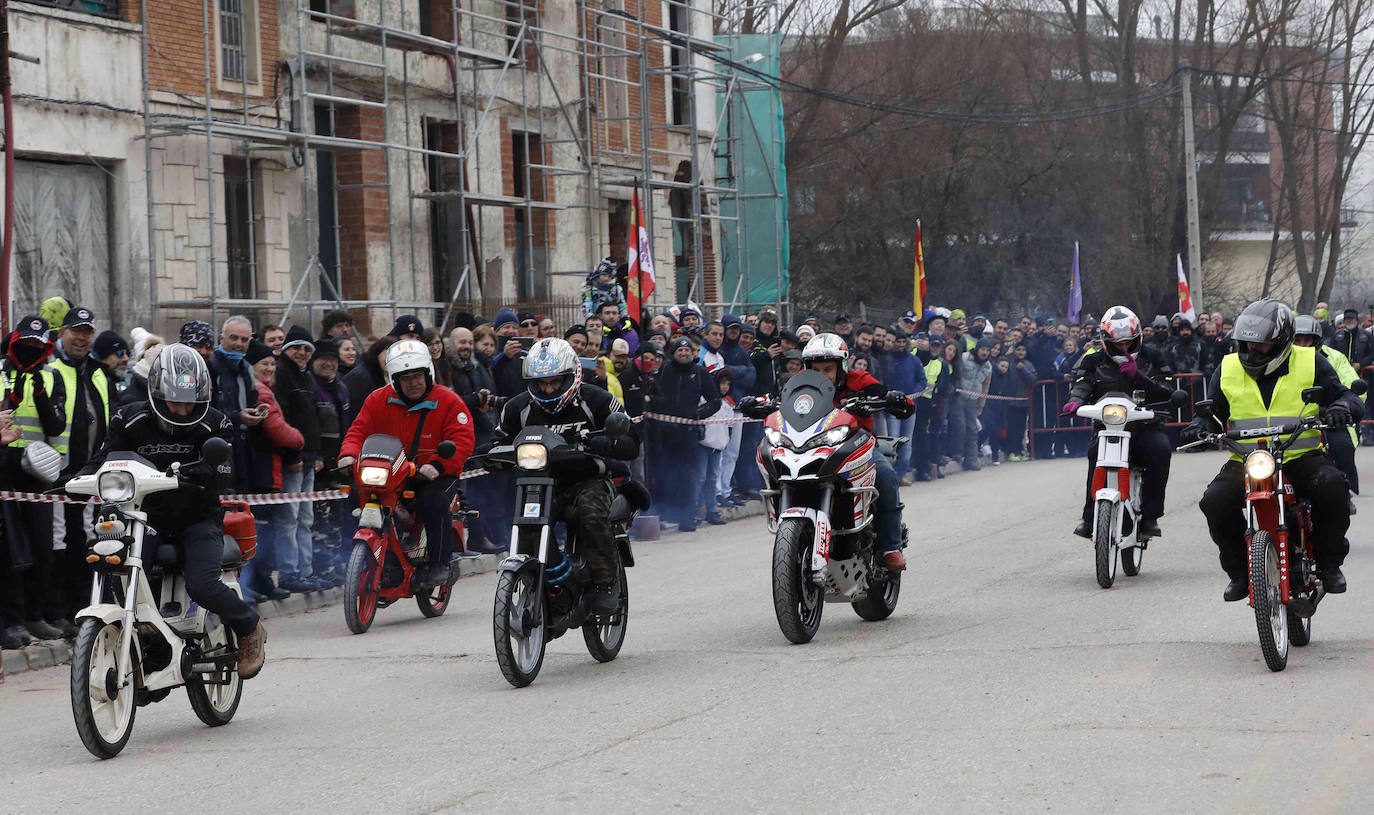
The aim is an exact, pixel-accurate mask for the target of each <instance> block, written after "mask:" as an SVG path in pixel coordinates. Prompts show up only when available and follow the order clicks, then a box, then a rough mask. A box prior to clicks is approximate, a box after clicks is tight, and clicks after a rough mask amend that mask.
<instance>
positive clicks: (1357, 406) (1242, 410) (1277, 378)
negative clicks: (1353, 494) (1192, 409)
mask: <svg viewBox="0 0 1374 815" xmlns="http://www.w3.org/2000/svg"><path fill="white" fill-rule="evenodd" d="M1294 323H1295V321H1294V319H1293V312H1292V311H1291V310H1290V309H1289V308H1288V306H1286V305H1284V304H1283V303H1281V302H1279V301H1278V300H1260V301H1258V302H1255V303H1251V304H1250V305H1248V306H1246V307H1245V310H1244V311H1242V312H1241V313H1240V316H1239V317H1237V318H1236V323H1235V327H1234V328H1233V330H1232V332H1231V337H1232V339H1233V340H1235V343H1236V350H1235V352H1234V353H1231V354H1227V355H1226V356H1225V357H1223V358H1222V361H1221V365H1220V366H1219V367H1218V368H1217V370H1216V372H1215V373H1213V374H1212V379H1211V382H1209V383H1208V386H1207V393H1208V394H1210V395H1211V399H1212V414H1213V415H1214V416H1215V417H1216V418H1217V419H1219V420H1220V421H1221V422H1222V423H1223V424H1226V423H1229V425H1230V428H1231V429H1233V430H1238V429H1245V428H1247V427H1251V428H1261V427H1271V426H1277V425H1283V424H1291V423H1293V422H1296V421H1297V420H1298V419H1299V418H1300V417H1301V416H1302V412H1303V408H1304V403H1303V400H1302V392H1303V391H1304V390H1306V389H1307V388H1311V387H1315V386H1321V388H1322V389H1323V390H1324V391H1325V393H1324V395H1323V397H1322V399H1321V401H1320V402H1319V404H1320V405H1321V406H1322V412H1323V417H1324V418H1325V420H1326V423H1327V424H1328V425H1331V426H1332V427H1335V428H1339V429H1343V428H1346V427H1349V426H1350V425H1351V424H1353V423H1354V422H1356V421H1358V420H1359V418H1360V417H1361V416H1363V415H1364V407H1363V405H1362V404H1361V403H1360V400H1359V398H1358V397H1357V396H1356V395H1355V394H1354V393H1351V392H1350V390H1349V389H1348V388H1347V387H1346V386H1345V385H1344V384H1342V383H1341V379H1340V376H1339V375H1338V374H1337V373H1336V369H1335V368H1334V367H1332V365H1331V363H1330V362H1328V361H1327V359H1326V357H1324V356H1322V355H1320V354H1318V353H1316V350H1315V349H1313V348H1305V347H1302V346H1298V345H1296V344H1295V343H1294V342H1293V337H1294V333H1295V325H1294ZM1218 429H1219V428H1218V427H1217V425H1216V424H1215V423H1213V422H1210V421H1209V420H1207V419H1206V418H1205V417H1202V416H1199V417H1198V418H1196V419H1194V420H1193V423H1192V424H1190V425H1189V426H1188V427H1186V428H1184V431H1183V440H1184V441H1185V442H1191V441H1196V440H1197V439H1199V438H1201V437H1202V436H1203V434H1204V433H1206V432H1212V431H1215V430H1218ZM1337 432H1342V430H1338V431H1337ZM1241 444H1242V445H1244V444H1245V442H1241ZM1254 444H1255V442H1250V446H1254ZM1283 472H1284V477H1285V478H1286V479H1287V481H1288V483H1290V484H1292V485H1293V489H1294V491H1295V492H1296V493H1297V494H1298V495H1299V496H1301V497H1304V498H1306V499H1307V500H1309V501H1311V502H1312V549H1313V554H1315V555H1316V558H1317V568H1318V571H1319V572H1320V574H1321V579H1322V585H1323V586H1325V587H1326V590H1327V591H1328V592H1330V593H1332V594H1339V593H1340V592H1343V591H1345V588H1346V582H1345V575H1344V574H1342V573H1341V564H1342V563H1344V562H1345V556H1346V555H1347V554H1348V553H1349V552H1350V542H1349V541H1347V540H1346V539H1345V533H1346V530H1348V529H1349V528H1350V512H1349V510H1348V509H1347V503H1348V501H1349V498H1350V492H1349V490H1348V489H1347V485H1346V480H1345V474H1344V473H1342V472H1341V471H1340V470H1339V469H1338V468H1337V467H1336V465H1335V464H1334V463H1333V462H1332V461H1331V458H1330V457H1329V456H1328V455H1327V454H1326V453H1325V452H1323V451H1322V449H1321V432H1320V431H1317V430H1312V431H1309V432H1306V433H1304V434H1303V435H1301V436H1299V437H1298V440H1297V442H1295V443H1294V444H1293V446H1292V447H1289V448H1288V452H1287V453H1286V454H1285V456H1284V465H1283ZM1198 506H1199V508H1200V509H1201V510H1202V513H1203V514H1204V515H1206V516H1207V528H1208V530H1209V531H1210V532H1211V533H1212V542H1213V543H1215V544H1216V545H1217V549H1219V550H1220V552H1219V554H1220V559H1221V568H1222V569H1224V570H1225V571H1226V574H1227V575H1228V576H1229V577H1230V578H1231V582H1230V583H1228V584H1227V586H1226V592H1225V593H1224V594H1223V599H1225V600H1226V601H1227V602H1231V601H1234V600H1244V599H1245V598H1246V597H1248V596H1249V594H1250V589H1249V577H1248V574H1247V556H1246V549H1245V532H1246V525H1247V524H1246V519H1245V513H1244V508H1245V468H1244V462H1242V461H1241V459H1240V457H1239V456H1236V455H1232V456H1231V459H1230V460H1229V461H1227V462H1226V463H1225V464H1224V465H1222V468H1221V472H1219V473H1217V477H1216V478H1214V479H1212V483H1211V484H1208V485H1207V490H1206V492H1204V493H1203V494H1202V500H1201V501H1199V502H1198Z"/></svg>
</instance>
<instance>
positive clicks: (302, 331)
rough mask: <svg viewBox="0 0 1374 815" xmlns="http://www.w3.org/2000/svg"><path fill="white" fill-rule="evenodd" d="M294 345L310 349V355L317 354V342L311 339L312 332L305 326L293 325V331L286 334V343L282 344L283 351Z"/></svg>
mask: <svg viewBox="0 0 1374 815" xmlns="http://www.w3.org/2000/svg"><path fill="white" fill-rule="evenodd" d="M294 345H304V346H305V347H306V348H309V349H310V353H312V354H313V353H315V341H314V340H313V339H311V338H310V332H309V331H307V330H306V328H305V326H303V325H293V326H291V330H289V331H287V332H286V342H285V343H283V344H282V347H281V350H283V351H285V350H286V349H288V348H290V347H292V346H294Z"/></svg>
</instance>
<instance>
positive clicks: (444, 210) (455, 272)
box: [425, 119, 472, 303]
mask: <svg viewBox="0 0 1374 815" xmlns="http://www.w3.org/2000/svg"><path fill="white" fill-rule="evenodd" d="M425 149H426V150H434V151H437V152H441V153H457V152H458V124H457V123H456V122H446V121H440V120H437V119H426V120H425ZM425 175H426V176H427V179H428V181H429V189H430V191H432V192H445V191H456V190H459V189H462V186H463V177H462V166H461V164H460V162H459V161H458V159H456V158H446V157H444V156H434V155H426V156H425ZM467 232H468V230H467V229H465V228H464V224H463V210H462V207H461V206H459V204H458V202H457V201H456V200H438V199H436V200H431V201H430V202H429V252H430V269H431V270H432V271H431V273H430V276H431V279H432V281H433V294H434V301H435V302H436V303H447V302H449V301H450V299H452V298H454V296H455V293H456V295H457V299H458V300H466V299H468V298H469V297H471V295H472V275H471V274H469V275H468V276H467V278H466V279H464V277H463V264H464V262H465V260H466V258H465V254H464V251H463V239H464V237H465V235H466V234H467ZM460 283H461V284H462V288H461V289H459V284H460Z"/></svg>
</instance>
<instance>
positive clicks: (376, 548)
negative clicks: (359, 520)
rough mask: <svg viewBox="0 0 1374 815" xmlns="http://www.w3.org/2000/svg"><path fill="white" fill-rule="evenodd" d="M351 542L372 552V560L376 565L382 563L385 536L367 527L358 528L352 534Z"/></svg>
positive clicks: (384, 550) (384, 551) (384, 553)
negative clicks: (359, 544)
mask: <svg viewBox="0 0 1374 815" xmlns="http://www.w3.org/2000/svg"><path fill="white" fill-rule="evenodd" d="M353 542H354V543H361V544H362V545H364V546H366V547H367V548H368V549H369V550H371V552H372V559H373V560H374V561H375V562H377V563H384V562H385V560H384V558H385V556H386V536H385V535H383V534H381V533H380V532H378V531H377V530H375V529H369V528H367V527H362V528H360V529H359V530H358V531H357V532H354V533H353Z"/></svg>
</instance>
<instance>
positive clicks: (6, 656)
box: [0, 555, 501, 682]
mask: <svg viewBox="0 0 1374 815" xmlns="http://www.w3.org/2000/svg"><path fill="white" fill-rule="evenodd" d="M500 562H501V558H500V557H499V556H498V555H478V556H477V557H472V558H460V559H459V561H458V578H459V579H460V580H461V579H462V578H464V577H473V576H476V575H479V574H487V573H489V572H494V571H496V566H497V564H499V563H500ZM342 600H343V589H341V588H333V589H325V590H324V591H312V592H306V593H305V594H293V595H291V596H290V597H287V598H286V599H284V600H270V601H267V602H263V603H259V604H258V614H259V615H260V616H261V617H262V618H263V619H264V620H270V619H272V618H273V617H289V616H291V615H294V614H300V613H302V612H305V611H311V610H313V609H317V608H325V607H326V606H332V605H334V604H336V603H339V602H341V601H342ZM0 656H2V657H3V659H0V666H3V667H2V668H0V682H3V681H4V677H6V676H16V675H18V674H22V673H28V672H29V671H36V670H40V669H42V668H52V667H55V666H58V665H69V664H71V661H72V644H71V643H69V642H67V641H66V640H44V641H41V642H34V643H31V644H30V645H29V646H28V647H25V648H16V649H13V650H8V651H4V652H0Z"/></svg>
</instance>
